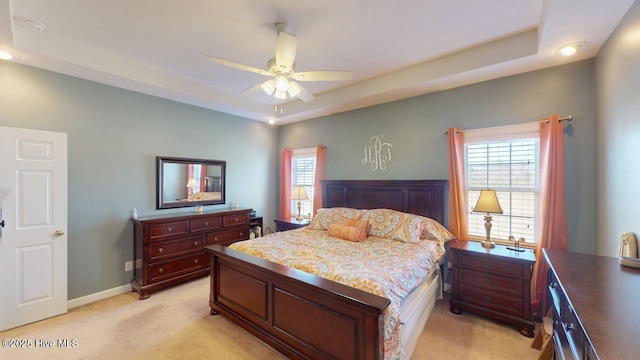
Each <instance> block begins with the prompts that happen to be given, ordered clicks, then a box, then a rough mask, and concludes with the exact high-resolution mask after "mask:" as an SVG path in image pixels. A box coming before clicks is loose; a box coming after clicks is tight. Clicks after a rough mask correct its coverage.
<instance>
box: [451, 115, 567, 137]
mask: <svg viewBox="0 0 640 360" xmlns="http://www.w3.org/2000/svg"><path fill="white" fill-rule="evenodd" d="M546 120H547V123H549V119H546ZM571 120H573V115H567V116H563V117H561V118H559V119H558V121H571ZM444 134H445V135H449V130H447V131H445V132H444Z"/></svg>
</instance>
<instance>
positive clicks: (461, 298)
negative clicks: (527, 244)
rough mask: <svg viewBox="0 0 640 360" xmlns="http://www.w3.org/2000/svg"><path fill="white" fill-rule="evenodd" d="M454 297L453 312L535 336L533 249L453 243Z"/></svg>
mask: <svg viewBox="0 0 640 360" xmlns="http://www.w3.org/2000/svg"><path fill="white" fill-rule="evenodd" d="M450 250H451V259H452V266H453V279H452V285H453V294H452V297H451V312H453V313H454V314H461V313H462V311H463V310H468V311H471V312H473V313H476V314H479V315H483V316H487V317H491V318H493V319H496V320H499V321H503V322H507V323H510V324H513V325H515V326H516V327H517V328H518V330H519V331H520V333H521V334H522V335H525V336H528V337H533V334H534V333H533V331H534V330H535V323H534V322H533V315H532V313H531V277H532V275H533V266H534V265H535V261H536V260H535V254H534V252H533V250H525V251H524V252H517V251H513V250H509V249H507V247H506V246H502V245H496V247H495V248H485V247H482V245H480V243H479V242H474V241H461V240H452V241H451V242H450Z"/></svg>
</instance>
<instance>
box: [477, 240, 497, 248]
mask: <svg viewBox="0 0 640 360" xmlns="http://www.w3.org/2000/svg"><path fill="white" fill-rule="evenodd" d="M480 245H482V246H483V247H486V248H494V247H496V244H495V243H494V242H491V241H487V240H483V241H482V243H480Z"/></svg>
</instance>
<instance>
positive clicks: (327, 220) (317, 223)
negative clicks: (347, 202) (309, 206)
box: [309, 207, 363, 230]
mask: <svg viewBox="0 0 640 360" xmlns="http://www.w3.org/2000/svg"><path fill="white" fill-rule="evenodd" d="M362 213H363V211H362V210H358V209H351V208H344V207H336V208H326V209H324V208H323V209H318V212H317V213H316V216H315V217H314V218H313V221H312V222H311V224H309V226H310V227H311V229H314V230H329V226H331V224H342V225H346V224H347V222H348V221H349V220H352V219H356V220H357V219H359V218H360V216H361V215H362Z"/></svg>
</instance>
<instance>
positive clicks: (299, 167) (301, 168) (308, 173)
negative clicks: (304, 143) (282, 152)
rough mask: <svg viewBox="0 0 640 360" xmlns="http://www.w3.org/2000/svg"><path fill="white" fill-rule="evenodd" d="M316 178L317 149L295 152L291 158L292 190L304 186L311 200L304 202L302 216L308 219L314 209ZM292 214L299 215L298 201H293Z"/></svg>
mask: <svg viewBox="0 0 640 360" xmlns="http://www.w3.org/2000/svg"><path fill="white" fill-rule="evenodd" d="M315 176H316V148H305V149H295V150H293V155H292V157H291V188H292V189H293V187H294V186H296V185H303V186H304V190H305V191H306V193H307V196H309V200H302V201H301V202H302V204H301V205H302V207H301V210H300V214H302V216H303V217H305V218H306V217H307V214H309V213H311V212H312V209H313V183H314V179H315ZM291 214H293V215H295V216H297V215H298V200H291Z"/></svg>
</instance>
